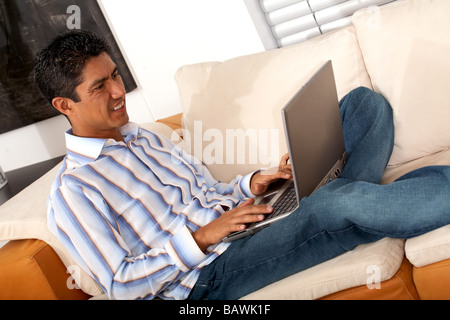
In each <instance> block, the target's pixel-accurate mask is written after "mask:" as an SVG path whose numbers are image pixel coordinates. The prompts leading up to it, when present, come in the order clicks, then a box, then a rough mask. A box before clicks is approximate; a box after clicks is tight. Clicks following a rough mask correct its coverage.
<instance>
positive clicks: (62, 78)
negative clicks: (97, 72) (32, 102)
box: [34, 30, 110, 104]
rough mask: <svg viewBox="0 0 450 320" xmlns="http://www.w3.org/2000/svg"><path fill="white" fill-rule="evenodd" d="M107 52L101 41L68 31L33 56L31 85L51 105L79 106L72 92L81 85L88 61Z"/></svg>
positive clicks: (88, 34)
mask: <svg viewBox="0 0 450 320" xmlns="http://www.w3.org/2000/svg"><path fill="white" fill-rule="evenodd" d="M104 52H107V53H109V52H110V47H109V45H108V43H107V42H106V40H105V39H103V38H100V37H98V36H97V35H96V34H94V33H92V32H89V31H79V30H76V31H70V32H67V33H65V34H63V35H60V36H58V37H56V38H55V39H53V40H52V41H50V42H49V43H48V44H46V45H45V47H44V48H43V49H42V50H41V51H40V52H39V53H38V54H37V56H36V59H35V67H34V81H35V83H36V84H37V86H38V87H39V89H40V90H41V92H42V94H43V95H44V97H45V98H46V99H47V100H48V101H49V102H50V104H51V103H52V100H53V99H54V98H56V97H64V98H69V99H72V100H73V101H75V102H79V100H80V98H79V97H78V95H77V93H76V90H75V89H76V88H77V87H78V86H79V85H80V84H81V83H82V82H83V70H84V67H85V66H86V63H87V61H88V60H89V59H90V58H93V57H97V56H99V55H100V54H102V53H104Z"/></svg>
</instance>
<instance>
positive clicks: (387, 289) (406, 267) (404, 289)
mask: <svg viewBox="0 0 450 320" xmlns="http://www.w3.org/2000/svg"><path fill="white" fill-rule="evenodd" d="M412 270H413V266H412V265H411V263H410V262H409V261H408V260H407V259H406V258H405V259H404V260H403V262H402V264H401V266H400V269H399V270H398V271H397V273H396V274H395V275H394V276H393V277H392V278H391V279H389V280H386V281H383V282H381V283H380V288H379V289H375V288H374V289H369V288H368V287H367V286H360V287H355V288H350V289H347V290H343V291H340V292H336V293H333V294H331V295H329V296H326V297H324V298H322V299H321V300H418V299H419V295H418V294H417V290H416V288H415V286H414V282H413V277H412Z"/></svg>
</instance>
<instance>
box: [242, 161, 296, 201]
mask: <svg viewBox="0 0 450 320" xmlns="http://www.w3.org/2000/svg"><path fill="white" fill-rule="evenodd" d="M288 162H289V154H285V155H284V156H283V157H282V158H281V161H280V165H279V167H278V170H277V169H276V168H274V169H269V170H267V171H263V172H258V173H256V174H255V175H254V176H253V177H252V180H251V182H250V190H251V191H252V193H253V194H254V195H256V196H258V195H260V194H262V193H264V192H265V191H266V190H267V189H268V188H269V185H270V184H271V183H274V182H276V181H278V180H280V179H286V180H287V179H292V168H291V165H290V164H288ZM275 170H277V171H276V172H275Z"/></svg>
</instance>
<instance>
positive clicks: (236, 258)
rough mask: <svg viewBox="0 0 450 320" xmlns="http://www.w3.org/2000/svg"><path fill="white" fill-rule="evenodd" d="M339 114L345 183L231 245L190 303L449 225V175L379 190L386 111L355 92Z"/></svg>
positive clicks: (410, 178) (420, 174) (449, 170)
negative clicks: (358, 249) (378, 243)
mask: <svg viewBox="0 0 450 320" xmlns="http://www.w3.org/2000/svg"><path fill="white" fill-rule="evenodd" d="M340 108H341V116H342V121H343V129H344V139H345V147H346V150H347V153H348V154H349V159H348V162H347V164H346V167H345V169H344V171H343V173H342V176H341V177H340V178H339V179H337V180H335V181H333V182H331V183H329V184H328V185H326V186H324V187H322V188H320V189H319V190H318V191H316V192H315V193H314V194H313V195H311V196H310V197H307V198H304V199H302V201H301V203H300V207H299V209H298V210H297V211H296V212H294V213H293V214H291V215H290V216H289V217H287V218H285V219H283V220H281V221H279V222H277V223H275V224H274V225H272V226H270V227H269V228H266V229H264V230H262V231H261V232H259V233H257V234H255V235H253V236H251V237H247V238H244V239H240V240H237V241H235V242H233V243H232V245H231V246H230V247H229V248H228V250H227V251H225V252H224V253H223V254H222V255H221V256H220V257H218V258H217V259H216V260H215V261H214V262H213V263H211V264H210V265H208V266H206V267H205V268H204V269H203V270H202V272H201V274H200V277H199V279H198V281H197V284H196V286H195V287H194V289H193V291H192V293H191V295H190V297H189V298H190V299H194V300H198V299H238V298H240V297H243V296H245V295H246V294H249V293H251V292H254V291H256V290H258V289H260V288H262V287H264V286H266V285H268V284H271V283H273V282H276V281H278V280H281V279H283V278H285V277H288V276H290V275H292V274H294V273H297V272H299V271H302V270H305V269H307V268H310V267H312V266H315V265H317V264H319V263H321V262H324V261H326V260H329V259H332V258H334V257H336V256H338V255H341V254H343V253H345V252H347V251H349V250H352V249H354V248H355V247H356V246H358V245H361V244H366V243H371V242H375V241H377V240H380V239H382V238H384V237H391V238H401V239H406V238H410V237H414V236H418V235H421V234H423V233H426V232H429V231H432V230H434V229H436V228H439V227H441V226H444V225H448V224H450V167H448V166H441V167H437V166H435V167H426V168H423V169H419V170H416V171H413V172H411V173H409V174H407V175H405V176H403V177H401V178H400V179H398V180H397V181H396V182H394V183H391V184H389V185H380V184H379V183H380V181H381V178H382V175H383V172H384V170H385V168H386V166H387V163H388V161H389V158H390V156H391V152H392V148H393V141H394V126H393V119H392V110H391V107H390V106H389V104H388V102H387V101H386V100H385V99H384V98H383V97H382V96H380V95H379V94H376V93H374V92H373V91H371V90H369V89H366V88H358V89H356V90H354V91H352V92H351V93H349V94H348V95H347V96H346V97H345V98H344V99H343V100H342V101H341V102H340Z"/></svg>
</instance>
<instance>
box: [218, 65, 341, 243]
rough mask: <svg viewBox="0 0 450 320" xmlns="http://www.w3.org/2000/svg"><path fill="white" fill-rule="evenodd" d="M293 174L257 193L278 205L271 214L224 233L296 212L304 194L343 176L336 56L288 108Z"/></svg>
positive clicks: (255, 228) (287, 131)
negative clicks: (287, 178)
mask: <svg viewBox="0 0 450 320" xmlns="http://www.w3.org/2000/svg"><path fill="white" fill-rule="evenodd" d="M282 118H283V125H284V130H285V135H286V140H287V145H288V151H289V156H290V162H291V167H292V174H293V180H280V181H278V182H277V183H274V184H272V185H271V186H270V188H269V190H267V191H266V192H265V193H264V194H262V195H260V196H258V197H257V198H256V201H255V204H268V205H271V206H272V207H273V208H274V210H273V212H272V213H271V214H270V215H268V216H267V217H266V219H265V220H263V221H260V222H256V223H253V224H250V225H248V226H247V228H246V229H245V230H243V231H238V232H234V233H232V234H230V235H228V236H227V237H225V238H223V239H222V241H224V242H231V241H234V240H237V239H240V238H243V237H246V236H249V235H252V234H255V233H257V232H259V231H261V230H262V229H264V228H267V227H269V226H270V225H271V224H273V223H275V222H276V221H278V220H280V219H284V218H285V217H287V216H288V215H290V214H291V213H292V212H294V211H295V210H296V209H297V208H298V207H299V205H301V202H300V201H301V199H302V198H304V197H306V196H309V195H311V194H312V193H314V192H315V191H316V190H317V189H319V188H320V187H322V186H324V185H326V184H328V183H330V182H331V181H333V180H334V179H336V178H338V177H339V176H340V175H341V173H342V171H343V169H344V166H345V163H346V161H347V159H348V156H347V154H346V152H345V144H344V133H343V129H342V120H341V115H340V109H339V101H338V96H337V90H336V83H335V78H334V72H333V66H332V62H331V61H328V62H326V63H325V64H324V65H323V66H322V67H321V68H320V69H319V70H318V71H317V72H316V73H315V74H314V75H313V76H312V78H311V79H310V80H309V81H308V82H307V83H306V84H305V85H304V86H303V87H302V88H301V89H300V90H299V91H298V92H297V93H296V94H295V96H294V97H293V98H292V99H291V100H290V101H289V102H288V103H287V105H286V106H285V107H284V108H283V109H282Z"/></svg>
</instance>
